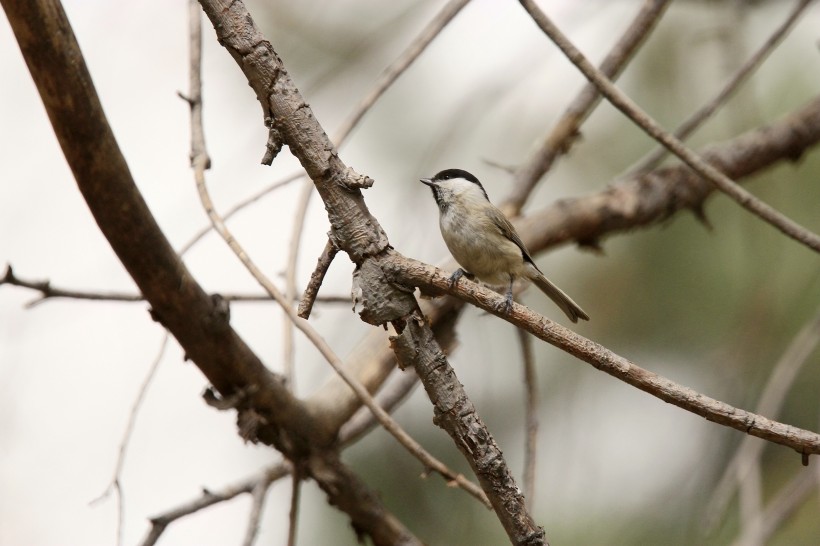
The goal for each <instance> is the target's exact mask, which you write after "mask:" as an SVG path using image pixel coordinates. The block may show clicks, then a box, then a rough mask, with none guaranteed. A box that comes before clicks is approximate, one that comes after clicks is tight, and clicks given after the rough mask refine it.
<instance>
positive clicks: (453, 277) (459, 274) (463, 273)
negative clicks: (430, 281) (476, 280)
mask: <svg viewBox="0 0 820 546" xmlns="http://www.w3.org/2000/svg"><path fill="white" fill-rule="evenodd" d="M461 277H467V278H468V279H472V278H473V276H472V275H471V274H470V273H467V272H466V271H464V270H463V269H461V268H460V267H459V268H458V269H456V270H455V271H454V272H453V274H452V275H450V288H453V287H454V286H455V285H456V284H457V283H458V280H459V279H460V278H461Z"/></svg>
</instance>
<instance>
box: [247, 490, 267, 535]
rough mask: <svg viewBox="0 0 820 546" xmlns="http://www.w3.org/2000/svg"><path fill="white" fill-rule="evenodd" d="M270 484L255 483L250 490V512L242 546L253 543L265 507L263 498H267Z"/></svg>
mask: <svg viewBox="0 0 820 546" xmlns="http://www.w3.org/2000/svg"><path fill="white" fill-rule="evenodd" d="M268 489H270V483H263V482H260V483H257V484H256V485H255V486H254V487H253V489H252V490H251V498H252V499H253V500H252V501H251V511H250V513H249V514H248V527H247V529H246V531H245V539H244V540H243V541H242V546H253V541H254V540H256V536H257V535H258V534H259V522H260V521H261V520H262V509H263V508H264V507H265V498H266V497H267V496H268Z"/></svg>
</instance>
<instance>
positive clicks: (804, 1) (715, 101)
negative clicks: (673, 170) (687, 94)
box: [626, 0, 813, 176]
mask: <svg viewBox="0 0 820 546" xmlns="http://www.w3.org/2000/svg"><path fill="white" fill-rule="evenodd" d="M812 1H813V0H800V1H799V2H797V4H795V6H794V10H792V12H791V13H790V14H789V15H788V17H786V20H785V21H783V23H781V24H780V26H779V27H777V28H776V29H775V30H774V32H773V33H772V35H771V36H769V38H768V39H767V40H766V41H765V42H764V43H763V45H761V46H760V48H759V49H758V50H757V51H755V53H754V54H753V55H752V56H751V57H749V59H748V60H747V61H746V62H745V63H744V64H743V66H741V67H740V68H739V69H738V70H737V72H735V74H734V76H732V77H731V78H730V79H729V81H728V82H726V85H724V86H723V88H722V89H720V91H718V93H717V94H716V95H715V96H714V98H712V99H711V100H709V101H708V102H707V103H706V104H704V105H703V106H702V107H700V108H699V109H698V110H697V111H695V112H694V113H693V114H692V115H691V116H689V117H688V118H687V119H686V120H685V121H684V122H683V123H681V124H680V125H679V126H678V128H677V129H675V132H674V133H672V134H673V135H675V137H676V138H678V139H680V140H686V138H687V137H688V136H689V135H691V134H692V132H694V131H695V129H697V128H698V127H700V126H701V125H702V124H703V122H704V121H706V120H707V119H709V117H710V116H711V115H712V114H714V113H715V112H716V111H717V109H718V108H720V107H721V106H722V105H723V104H724V103H725V102H726V101H727V100H729V98H730V97H731V96H732V95H733V94H734V92H735V91H736V90H737V88H738V87H740V86H741V85H742V84H743V83H745V81H746V79H747V78H748V77H749V76H750V75H751V74H752V73H753V72H754V71H755V70H757V68H758V67H759V66H760V65H761V64H763V61H765V60H766V58H767V57H768V56H769V53H771V52H772V51H774V49H775V48H776V47H777V45H778V44H779V43H780V42H781V41H782V40H783V38H784V37H785V36H786V35H787V34H788V33H789V31H791V29H792V28H794V25H795V23H797V21H798V19H800V16H801V15H802V14H803V12H804V11H805V10H806V8H807V7H809V4H811V3H812ZM668 154H669V151H668V150H667V149H666V148H664V147H663V146H658V147H657V148H656V149H655V150H653V151H652V152H650V153H649V154H648V155H647V156H646V157H644V158H643V159H641V160H640V161H639V162H638V163H637V164H636V165H635V166H633V167H631V168H630V169H629V172H628V173H627V175H626V176H639V175H642V174H646V173H647V172H649V171H651V170H652V169H654V168H656V167H657V166H658V165H659V164H660V162H661V161H663V159H664V157H666V156H667V155H668Z"/></svg>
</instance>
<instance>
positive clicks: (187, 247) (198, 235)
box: [179, 172, 305, 256]
mask: <svg viewBox="0 0 820 546" xmlns="http://www.w3.org/2000/svg"><path fill="white" fill-rule="evenodd" d="M303 176H305V173H302V172H299V173H294V174H291V175H288V176H286V177H285V178H283V179H281V180H279V181H277V182H274V183H273V184H271V185H270V186H267V187H265V188H262V189H261V190H259V191H258V192H256V193H254V194H252V195H250V196H248V197H246V198H245V199H243V200H242V201H240V202H238V203H236V204H235V205H234V206H233V207H231V208H230V209H228V210H227V211H226V212H225V214H224V215H223V216H222V217H223V218H224V219H225V221H226V222H227V221H228V220H229V219H230V218H231V217H232V216H233V215H234V214H236V213H238V212H241V211H242V210H244V209H245V208H247V207H248V206H250V205H252V204H254V203H256V202H257V201H259V200H260V199H261V198H263V197H265V196H266V195H268V194H270V193H272V192H274V191H276V190H278V189H279V188H282V187H284V186H287V185H288V184H290V183H292V182H295V181H296V180H299V179H300V178H302V177H303ZM213 229H214V227H213V225H211V224H208V225H207V226H205V227H203V228H202V229H200V230H199V231H198V232H196V234H195V235H194V236H193V237H192V238H191V240H190V241H188V242H187V243H185V244H184V245H183V246H182V247H181V248H180V249H179V255H180V256H182V255H183V254H185V253H186V252H188V251H189V250H190V249H191V247H193V246H194V245H195V244H196V243H198V242H199V241H200V239H202V238H203V237H204V236H205V235H207V234H208V233H209V232H210V231H211V230H213Z"/></svg>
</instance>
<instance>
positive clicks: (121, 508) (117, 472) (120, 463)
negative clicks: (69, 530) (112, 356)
mask: <svg viewBox="0 0 820 546" xmlns="http://www.w3.org/2000/svg"><path fill="white" fill-rule="evenodd" d="M169 337H170V335H169V334H168V332H165V335H164V336H163V337H162V343H161V344H160V348H159V353H158V354H157V356H156V358H155V359H154V363H153V364H151V368H150V369H149V370H148V373H147V374H146V376H145V379H144V380H143V382H142V385H141V386H140V389H139V392H138V393H137V398H136V399H135V400H134V403H133V404H132V405H131V412H130V413H129V414H128V424H127V425H126V426H125V432H124V433H123V437H122V441H121V442H120V449H119V453H118V454H117V464H116V466H115V467H114V475H113V477H112V478H111V483H109V485H108V487H106V489H105V491H103V492H102V494H101V495H100V496H99V497H97V498H96V499H94V500H93V501H91V504H96V503H98V502H100V501H102V500H103V499H105V498H106V497H108V495H110V494H111V492H112V491H115V492H116V493H117V544H122V530H123V520H124V515H125V500H124V498H123V491H122V481H121V476H122V469H123V467H124V466H125V455H126V454H127V453H128V444H129V443H130V441H131V436H132V434H133V432H134V426H135V424H136V422H137V415H138V414H139V409H140V408H141V407H142V401H143V400H144V399H145V394H146V393H147V392H148V386H149V385H150V384H151V381H152V380H153V379H154V376H155V375H156V373H157V369H158V368H159V363H160V362H161V361H162V357H163V356H164V355H165V349H166V348H167V347H168V338H169Z"/></svg>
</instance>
